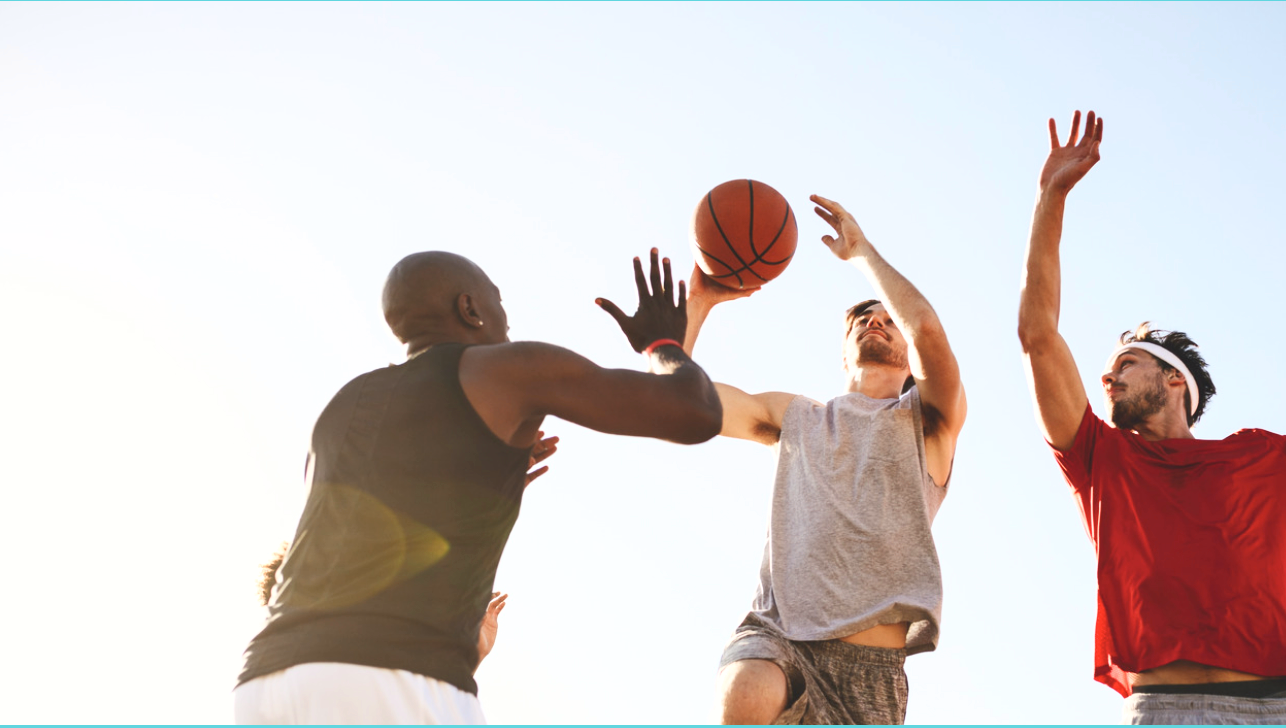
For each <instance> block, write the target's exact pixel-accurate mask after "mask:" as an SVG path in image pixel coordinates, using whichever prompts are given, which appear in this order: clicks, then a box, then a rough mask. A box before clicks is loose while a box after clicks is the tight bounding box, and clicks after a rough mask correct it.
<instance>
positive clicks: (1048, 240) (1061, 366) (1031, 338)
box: [1018, 111, 1103, 450]
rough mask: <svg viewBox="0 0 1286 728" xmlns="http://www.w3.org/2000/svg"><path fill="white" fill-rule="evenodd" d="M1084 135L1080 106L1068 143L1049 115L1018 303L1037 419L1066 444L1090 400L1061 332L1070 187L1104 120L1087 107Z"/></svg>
mask: <svg viewBox="0 0 1286 728" xmlns="http://www.w3.org/2000/svg"><path fill="white" fill-rule="evenodd" d="M1085 122H1086V123H1085V136H1084V137H1081V138H1080V140H1079V141H1078V140H1077V133H1078V132H1079V130H1080V124H1081V112H1079V111H1077V112H1076V114H1075V115H1074V116H1073V117H1072V130H1071V134H1070V135H1069V136H1068V138H1067V144H1066V145H1061V144H1059V143H1058V130H1057V127H1056V125H1055V124H1054V120H1053V119H1050V120H1049V141H1050V152H1049V158H1048V159H1047V160H1045V166H1044V168H1042V169H1041V173H1040V193H1039V195H1038V196H1037V198H1036V211H1035V212H1034V213H1033V215H1032V223H1031V240H1030V242H1029V243H1028V245H1027V262H1026V268H1025V270H1024V274H1023V287H1022V299H1021V302H1020V303H1019V305H1018V339H1019V341H1021V342H1022V347H1023V360H1024V361H1025V362H1026V364H1027V378H1028V382H1029V383H1030V385H1031V390H1032V399H1033V400H1034V401H1035V403H1036V419H1037V421H1038V422H1039V423H1040V426H1041V429H1042V431H1043V433H1044V435H1045V439H1046V440H1048V441H1049V443H1050V444H1051V445H1053V446H1054V447H1056V448H1058V449H1060V450H1066V449H1068V448H1070V447H1071V446H1072V445H1073V443H1074V442H1075V440H1076V431H1077V430H1078V429H1079V428H1080V424H1081V419H1082V418H1083V417H1084V416H1085V408H1086V407H1087V406H1088V405H1089V400H1088V399H1087V398H1086V395H1085V387H1084V386H1083V385H1082V384H1081V377H1080V373H1079V372H1078V371H1077V370H1076V361H1075V359H1073V357H1072V351H1071V349H1070V348H1068V346H1067V342H1066V341H1065V340H1064V339H1063V337H1062V335H1061V334H1059V333H1058V313H1059V301H1060V297H1061V291H1060V287H1061V273H1060V268H1059V258H1058V246H1059V241H1060V240H1061V239H1062V236H1063V209H1064V207H1065V206H1066V203H1067V195H1068V193H1069V192H1071V191H1072V187H1074V186H1075V185H1076V183H1077V182H1079V181H1080V179H1081V178H1082V177H1084V176H1085V173H1086V172H1089V170H1090V168H1091V167H1093V166H1094V164H1095V162H1097V161H1098V159H1099V153H1098V148H1099V144H1100V143H1101V142H1102V141H1103V120H1102V119H1096V118H1095V116H1094V112H1093V111H1091V112H1089V115H1088V116H1087V117H1086V119H1085Z"/></svg>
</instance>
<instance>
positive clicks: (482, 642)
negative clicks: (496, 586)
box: [478, 592, 509, 663]
mask: <svg viewBox="0 0 1286 728" xmlns="http://www.w3.org/2000/svg"><path fill="white" fill-rule="evenodd" d="M508 598H509V595H508V594H501V593H500V592H491V602H490V603H488V604H487V613H486V614H484V615H482V626H481V627H479V628H478V662H479V663H481V662H482V659H483V658H484V657H486V656H487V655H489V654H491V648H492V647H495V646H496V632H498V631H500V610H502V609H504V608H505V600H506V599H508Z"/></svg>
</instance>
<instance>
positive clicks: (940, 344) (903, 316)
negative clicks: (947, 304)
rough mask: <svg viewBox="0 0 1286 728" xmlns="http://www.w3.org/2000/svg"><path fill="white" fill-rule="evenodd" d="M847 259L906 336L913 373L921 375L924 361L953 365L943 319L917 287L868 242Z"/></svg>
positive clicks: (925, 362)
mask: <svg viewBox="0 0 1286 728" xmlns="http://www.w3.org/2000/svg"><path fill="white" fill-rule="evenodd" d="M849 262H851V263H852V264H853V266H854V267H856V268H857V269H858V270H859V271H861V272H862V275H864V276H865V277H866V279H867V281H869V282H870V284H871V286H872V287H873V288H874V289H875V295H876V297H877V298H879V299H880V302H881V303H883V304H884V308H885V309H887V310H888V312H889V315H890V316H892V317H893V321H894V323H896V324H897V326H898V328H899V329H900V330H901V331H902V333H903V335H904V336H906V338H907V342H908V344H909V346H910V349H911V351H910V352H909V353H910V355H911V359H912V362H911V365H912V374H914V375H915V376H916V378H917V379H923V378H925V376H926V372H925V370H924V366H925V364H927V365H928V366H930V367H932V366H933V365H934V364H935V363H936V362H938V361H941V362H943V364H944V365H948V366H952V367H954V364H955V358H954V356H953V355H952V354H951V350H950V348H949V347H948V346H947V341H946V333H945V332H944V331H943V329H942V322H941V321H940V320H939V319H938V314H937V312H936V311H934V310H933V306H931V305H930V304H929V301H928V299H926V298H925V297H924V295H923V294H922V293H920V291H919V289H917V288H916V287H915V285H914V284H912V283H911V281H909V280H907V278H906V276H903V275H902V274H901V273H899V272H898V271H897V269H895V268H894V267H893V266H892V265H890V264H889V263H888V261H886V260H885V259H884V258H883V257H882V256H881V255H880V253H879V251H877V250H876V249H875V247H874V246H872V245H870V244H869V243H867V245H865V246H864V249H863V250H862V251H861V252H859V253H858V254H857V255H856V256H854V257H853V258H851V259H850V261H849ZM917 360H919V361H917Z"/></svg>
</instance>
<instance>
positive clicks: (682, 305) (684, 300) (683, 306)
mask: <svg viewBox="0 0 1286 728" xmlns="http://www.w3.org/2000/svg"><path fill="white" fill-rule="evenodd" d="M679 311H681V312H682V313H683V314H684V315H685V316H686V315H687V313H688V286H687V284H686V283H684V282H683V281H679Z"/></svg>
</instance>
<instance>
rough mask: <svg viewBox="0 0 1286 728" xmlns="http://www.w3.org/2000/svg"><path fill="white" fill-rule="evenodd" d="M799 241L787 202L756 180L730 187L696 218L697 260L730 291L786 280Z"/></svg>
mask: <svg viewBox="0 0 1286 728" xmlns="http://www.w3.org/2000/svg"><path fill="white" fill-rule="evenodd" d="M798 241H799V228H798V226H797V225H796V224H795V213H794V212H793V211H791V209H790V204H789V203H788V202H786V198H785V197H782V196H781V193H780V192H778V191H777V190H774V189H773V188H771V187H769V186H768V185H766V184H764V183H763V182H758V181H756V180H752V179H735V180H732V181H731V182H724V183H723V184H721V185H719V186H718V187H715V188H714V189H712V190H710V191H709V192H708V193H706V196H705V197H704V198H703V199H702V200H701V202H700V203H699V204H698V205H697V209H696V211H695V212H694V213H693V214H692V255H693V256H694V257H695V258H696V259H697V265H698V266H699V267H700V268H701V270H702V271H704V272H705V274H706V275H708V276H710V278H711V279H712V280H714V281H715V282H716V283H719V284H722V285H724V286H727V287H728V288H758V287H759V286H762V285H763V284H765V283H767V282H768V281H771V280H772V279H774V278H776V277H777V276H779V275H781V273H782V271H784V270H786V265H787V264H788V263H790V259H791V257H792V256H794V255H795V244H796V243H797V242H798Z"/></svg>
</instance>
